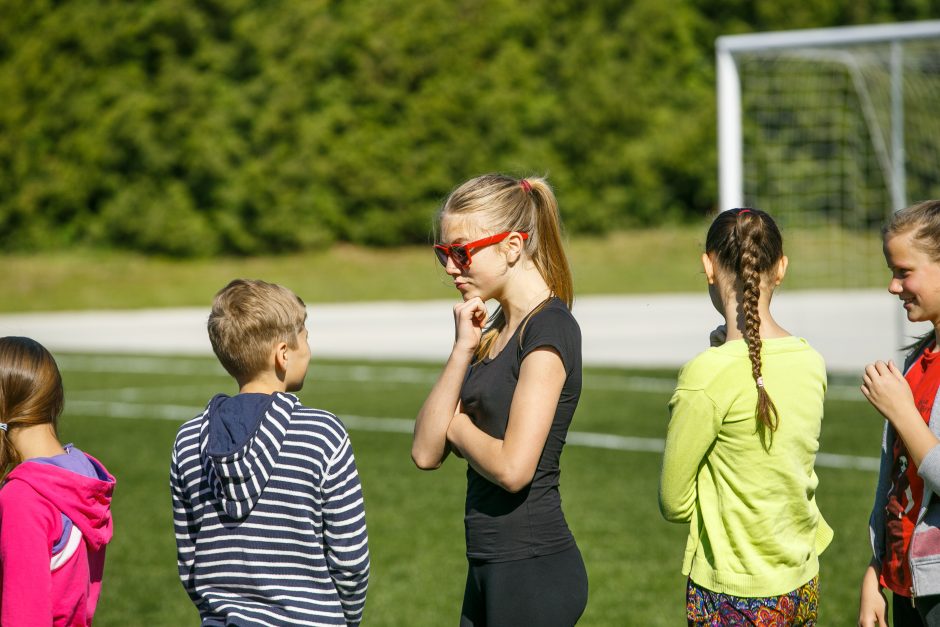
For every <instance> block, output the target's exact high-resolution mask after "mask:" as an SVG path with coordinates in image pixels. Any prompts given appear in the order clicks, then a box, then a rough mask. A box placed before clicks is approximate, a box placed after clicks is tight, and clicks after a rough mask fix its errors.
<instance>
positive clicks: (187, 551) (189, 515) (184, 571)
mask: <svg viewBox="0 0 940 627" xmlns="http://www.w3.org/2000/svg"><path fill="white" fill-rule="evenodd" d="M196 434H198V431H197V432H196ZM190 439H191V440H192V442H189V444H190V445H192V446H198V445H197V443H196V440H195V435H194V434H192V433H189V434H188V435H187V431H186V430H185V429H184V430H181V431H180V433H179V434H178V435H177V439H176V443H175V445H174V446H173V456H172V459H171V460H170V497H171V499H172V503H173V530H174V532H175V533H176V564H177V567H178V569H179V577H180V582H182V584H183V588H185V589H186V593H187V594H188V595H189V597H190V598H191V599H192V600H193V602H194V603H196V604H197V605H198V604H199V598H198V596H197V595H196V572H195V564H196V559H195V558H196V542H195V537H196V533H197V531H198V529H197V525H196V521H195V520H194V516H193V509H192V507H191V506H190V503H189V499H188V498H187V496H186V489H185V485H184V484H185V476H184V474H183V472H182V471H181V470H180V466H179V463H178V457H177V455H178V454H179V449H180V446H181V445H186V444H187V440H190Z"/></svg>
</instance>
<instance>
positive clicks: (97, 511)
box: [0, 337, 114, 627]
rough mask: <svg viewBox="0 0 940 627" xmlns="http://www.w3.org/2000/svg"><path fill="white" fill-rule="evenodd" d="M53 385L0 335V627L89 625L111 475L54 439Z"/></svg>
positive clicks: (30, 345) (40, 363)
mask: <svg viewBox="0 0 940 627" xmlns="http://www.w3.org/2000/svg"><path fill="white" fill-rule="evenodd" d="M63 405H64V393H63V389H62V378H61V376H60V375H59V369H58V367H57V366H56V363H55V360H54V359H53V358H52V355H51V354H50V353H49V351H47V350H46V349H45V348H44V347H43V346H42V345H41V344H39V343H38V342H36V341H34V340H31V339H29V338H25V337H3V338H0V476H3V477H4V478H3V484H2V485H0V625H3V627H26V626H30V627H31V626H33V625H43V626H44V627H48V626H49V625H54V626H60V625H62V626H66V625H67V626H70V627H71V626H76V625H80V626H85V625H91V621H92V617H93V616H94V613H95V606H96V604H97V602H98V595H99V592H100V588H101V576H102V573H103V571H104V554H105V547H106V545H107V544H108V542H109V541H110V540H111V493H112V491H113V490H114V477H112V476H111V475H110V474H109V473H108V471H107V470H105V468H104V466H102V465H101V463H100V462H99V461H98V460H96V459H95V458H93V457H91V456H90V455H86V454H85V453H83V452H81V451H80V450H78V449H77V448H75V447H74V446H72V445H71V444H66V445H65V446H63V445H62V444H61V443H60V442H59V439H58V435H57V432H56V423H57V421H58V418H59V415H60V414H61V413H62V408H63Z"/></svg>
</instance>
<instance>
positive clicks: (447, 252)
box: [434, 231, 529, 268]
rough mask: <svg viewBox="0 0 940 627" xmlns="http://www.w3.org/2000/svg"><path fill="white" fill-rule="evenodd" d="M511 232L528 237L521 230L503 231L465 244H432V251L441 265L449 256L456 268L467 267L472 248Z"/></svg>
mask: <svg viewBox="0 0 940 627" xmlns="http://www.w3.org/2000/svg"><path fill="white" fill-rule="evenodd" d="M513 233H519V235H521V236H522V239H524V240H526V239H529V234H528V233H523V232H521V231H506V232H505V233H499V234H497V235H491V236H489V237H484V238H483V239H478V240H477V241H475V242H468V243H466V244H434V252H435V254H437V260H438V261H440V262H441V265H442V266H446V265H447V258H448V257H450V258H451V259H453V260H454V263H455V264H457V267H458V268H467V267H469V266H470V263H471V262H472V261H473V259H472V258H471V257H470V250H471V249H472V248H483V247H484V246H489V245H490V244H496V243H498V242H501V241H503V240H504V239H506V238H507V237H509V236H510V235H512V234H513Z"/></svg>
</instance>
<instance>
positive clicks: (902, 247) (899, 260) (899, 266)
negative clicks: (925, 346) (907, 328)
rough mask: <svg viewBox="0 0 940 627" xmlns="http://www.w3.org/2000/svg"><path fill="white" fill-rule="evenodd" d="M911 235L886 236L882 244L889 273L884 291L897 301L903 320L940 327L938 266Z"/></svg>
mask: <svg viewBox="0 0 940 627" xmlns="http://www.w3.org/2000/svg"><path fill="white" fill-rule="evenodd" d="M914 233H915V231H914V230H913V229H912V230H909V231H906V232H904V233H898V234H896V235H890V236H888V237H887V238H886V239H885V242H884V254H885V261H886V262H887V263H888V268H889V269H890V270H891V282H890V283H889V284H888V291H889V292H891V293H892V294H894V295H895V296H897V297H898V298H900V299H901V302H902V303H904V310H905V311H906V312H907V319H908V320H910V321H911V322H931V323H933V325H934V326H937V325H940V264H938V263H937V262H936V261H934V260H933V259H931V257H930V256H929V255H928V254H927V253H926V252H924V250H923V249H922V248H921V247H920V246H918V245H917V240H916V239H915V237H914Z"/></svg>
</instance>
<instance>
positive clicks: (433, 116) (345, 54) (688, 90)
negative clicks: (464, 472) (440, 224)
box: [0, 0, 938, 256]
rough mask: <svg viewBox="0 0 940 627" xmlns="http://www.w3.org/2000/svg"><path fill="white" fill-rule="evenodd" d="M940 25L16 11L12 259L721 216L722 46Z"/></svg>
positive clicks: (512, 6)
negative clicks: (478, 204)
mask: <svg viewBox="0 0 940 627" xmlns="http://www.w3.org/2000/svg"><path fill="white" fill-rule="evenodd" d="M784 5H785V6H786V10H784V8H783V7H784ZM937 8H938V7H937V2H935V1H931V0H907V1H898V0H895V1H892V2H887V1H884V0H883V1H874V0H868V1H862V2H859V1H856V0H795V1H794V2H788V3H780V2H778V1H777V0H757V1H751V0H633V1H632V2H622V1H618V2H613V1H610V0H593V1H586V0H581V1H579V0H563V1H562V0H560V1H557V2H549V1H544V2H526V1H515V0H491V1H483V0H374V1H365V0H363V1H359V2H356V1H352V0H347V1H346V2H340V1H330V0H281V1H277V0H268V1H266V2H251V1H248V0H227V1H226V0H148V1H144V2H135V1H130V0H110V1H108V0H72V1H59V2H56V1H52V0H4V1H3V2H0V103H2V106H0V246H2V248H3V249H4V250H7V251H11V250H16V251H22V250H43V249H51V248H63V247H71V246H103V247H120V248H128V249H134V250H139V251H144V252H153V253H161V254H170V255H181V256H187V255H212V254H218V253H234V254H253V253H261V252H279V251H287V250H298V249H309V248H314V247H317V246H321V245H324V244H327V243H330V242H332V241H336V240H342V241H351V242H357V243H364V244H371V245H395V244H400V243H408V242H424V241H426V240H427V238H428V233H429V230H430V216H431V214H432V213H433V210H434V208H435V207H436V206H437V205H438V204H439V203H440V201H441V199H442V198H443V197H444V196H445V195H446V194H447V192H448V191H449V190H450V189H451V188H452V187H453V186H454V185H456V184H457V183H459V182H461V181H462V180H464V179H466V178H468V177H470V176H474V175H476V174H479V173H482V172H486V171H493V170H501V171H508V172H511V173H515V174H547V175H548V176H549V177H550V179H551V180H552V182H553V183H554V184H555V185H556V187H557V188H558V190H559V195H560V197H561V202H562V209H563V212H564V218H565V221H566V224H567V226H568V228H569V229H570V230H572V231H575V232H597V231H601V230H606V229H608V228H611V227H619V226H632V225H649V224H656V223H661V222H664V221H675V220H680V219H683V218H688V217H691V216H699V215H701V214H702V213H703V212H706V211H708V210H709V209H711V208H712V206H713V204H714V202H715V201H714V199H715V195H716V189H715V188H716V183H715V178H716V177H715V172H716V156H715V136H714V128H715V123H714V120H715V104H714V87H713V84H714V69H713V66H714V61H713V43H714V38H715V37H716V36H717V35H718V34H721V33H726V32H742V31H750V30H767V29H779V28H797V27H805V26H827V25H837V24H849V23H859V22H873V21H884V20H890V19H914V18H919V17H924V16H928V15H929V14H930V13H931V12H934V13H936V11H937Z"/></svg>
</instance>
